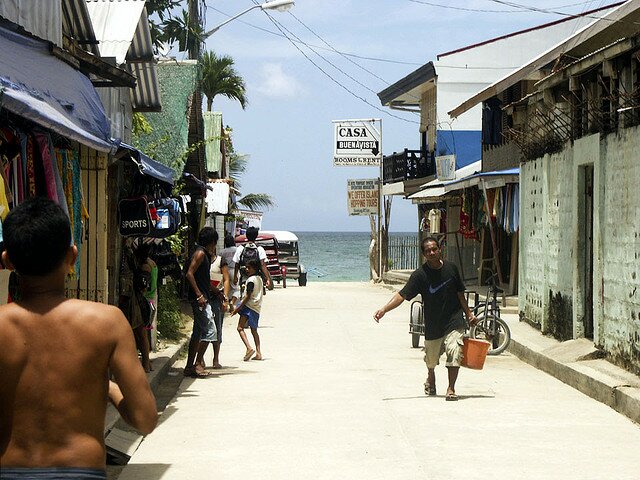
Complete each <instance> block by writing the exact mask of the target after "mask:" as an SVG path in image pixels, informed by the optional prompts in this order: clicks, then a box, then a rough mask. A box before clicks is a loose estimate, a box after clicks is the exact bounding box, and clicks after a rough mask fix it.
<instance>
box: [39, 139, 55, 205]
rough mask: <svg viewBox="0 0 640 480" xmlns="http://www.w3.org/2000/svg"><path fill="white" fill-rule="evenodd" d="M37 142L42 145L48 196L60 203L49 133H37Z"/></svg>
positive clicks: (41, 154) (41, 152)
mask: <svg viewBox="0 0 640 480" xmlns="http://www.w3.org/2000/svg"><path fill="white" fill-rule="evenodd" d="M36 142H37V143H38V146H39V147H40V158H41V159H42V166H43V168H44V180H45V186H46V189H47V197H49V199H51V200H53V201H54V202H56V203H58V191H57V188H56V175H55V173H54V170H53V161H52V159H51V155H52V152H51V150H50V143H49V135H46V134H44V133H36Z"/></svg>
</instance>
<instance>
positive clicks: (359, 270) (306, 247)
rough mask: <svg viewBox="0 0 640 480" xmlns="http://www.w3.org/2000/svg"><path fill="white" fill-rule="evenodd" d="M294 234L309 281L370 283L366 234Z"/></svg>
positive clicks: (369, 238) (368, 239) (367, 233)
mask: <svg viewBox="0 0 640 480" xmlns="http://www.w3.org/2000/svg"><path fill="white" fill-rule="evenodd" d="M294 233H295V234H296V235H297V236H298V239H299V241H298V246H299V250H300V263H302V264H303V265H304V266H305V268H306V269H307V272H308V273H307V279H308V281H309V282H368V281H369V243H370V242H371V234H370V233H369V232H294ZM390 235H391V236H394V235H407V234H401V233H391V234H390Z"/></svg>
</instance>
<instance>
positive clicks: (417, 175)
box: [378, 7, 610, 291]
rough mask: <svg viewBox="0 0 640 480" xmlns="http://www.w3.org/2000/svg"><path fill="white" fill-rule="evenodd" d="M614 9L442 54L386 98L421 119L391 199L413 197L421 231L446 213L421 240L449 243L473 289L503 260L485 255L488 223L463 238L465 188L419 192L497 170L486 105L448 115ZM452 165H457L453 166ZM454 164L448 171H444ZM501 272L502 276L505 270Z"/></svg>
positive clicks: (507, 266)
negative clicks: (488, 153)
mask: <svg viewBox="0 0 640 480" xmlns="http://www.w3.org/2000/svg"><path fill="white" fill-rule="evenodd" d="M608 9H610V7H605V8H601V9H597V10H593V11H589V12H585V13H584V14H583V15H579V16H575V17H568V18H563V19H561V20H558V21H555V22H552V23H547V24H543V25H539V26H536V27H533V28H529V29H526V30H522V31H517V32H514V33H511V34H508V35H504V36H501V37H497V38H492V39H489V40H486V41H484V42H481V43H477V44H474V45H468V46H465V47H462V48H459V49H456V50H453V51H450V52H446V53H442V54H440V55H438V57H437V59H436V60H435V61H432V62H429V63H427V64H425V65H423V66H422V67H420V68H418V69H417V70H415V71H414V72H412V73H410V74H409V75H407V76H406V77H404V78H402V79H401V80H399V81H397V82H396V83H394V84H393V85H391V86H389V87H388V88H386V89H385V90H383V91H382V92H380V93H379V94H378V97H379V98H380V101H381V103H382V104H383V105H385V106H388V107H390V108H392V109H400V110H409V111H415V112H419V114H420V126H419V138H420V143H419V145H420V146H419V148H418V149H410V148H405V149H402V150H400V151H399V153H394V154H392V155H388V156H385V157H384V169H383V170H384V175H383V194H384V195H402V196H404V197H411V200H412V201H413V202H414V203H416V204H417V213H418V215H417V218H418V225H420V222H421V220H422V219H423V218H424V217H425V215H428V213H429V212H432V211H433V210H439V211H440V212H441V218H443V219H444V218H445V217H446V220H442V225H441V227H440V228H438V229H436V230H434V229H433V228H431V229H430V230H427V231H425V230H424V229H419V231H420V234H421V235H422V234H424V233H437V234H438V235H442V236H443V239H445V240H446V241H445V244H444V249H445V254H446V255H447V257H448V258H449V259H450V260H452V261H454V262H455V263H457V264H458V267H459V268H460V269H461V270H462V271H463V272H464V276H465V277H466V280H467V281H475V280H477V279H478V278H479V277H482V270H483V269H484V268H485V267H488V268H492V267H491V264H490V263H491V262H489V263H487V262H485V261H483V260H487V259H490V258H495V257H497V254H496V253H495V252H492V249H491V248H485V247H489V244H490V243H489V241H488V235H487V242H484V241H483V238H484V233H482V231H483V229H482V227H481V224H480V223H481V219H477V218H475V217H474V218H473V220H474V222H475V223H477V224H476V225H475V226H473V228H469V229H464V228H462V230H464V232H462V233H464V234H462V233H461V223H460V222H461V210H463V196H464V186H463V185H462V184H461V185H459V186H458V188H454V187H453V186H450V187H449V188H447V192H446V194H443V195H421V194H419V193H418V194H416V192H419V191H420V190H422V189H423V188H424V187H425V185H426V183H428V182H430V181H432V180H433V179H434V178H436V177H438V175H437V173H438V169H439V167H443V168H440V172H441V174H440V178H439V180H453V179H455V178H456V176H455V175H453V176H451V175H447V176H443V175H442V172H443V171H445V170H449V171H452V170H456V169H458V170H459V169H461V168H463V167H467V166H469V165H472V164H474V163H475V162H478V161H480V160H481V159H482V160H483V164H482V166H481V167H480V168H478V171H480V170H481V171H493V170H496V168H494V167H496V165H491V166H488V165H486V166H485V165H484V159H483V156H482V145H483V139H482V125H483V110H482V108H483V107H482V105H480V104H476V105H474V106H471V107H470V108H469V109H467V110H465V112H464V113H462V114H460V115H457V116H456V117H449V115H448V112H449V111H450V110H452V109H453V108H454V107H455V106H456V105H458V104H460V103H461V102H463V101H464V100H466V99H467V98H469V97H470V96H472V95H473V94H475V93H476V92H478V91H480V90H482V89H483V88H485V87H487V86H489V85H490V84H492V83H493V82H494V81H496V80H498V79H499V78H501V77H502V76H504V75H505V73H507V72H510V71H512V70H513V69H514V68H517V67H518V66H519V65H522V64H523V63H524V62H527V61H529V60H530V59H531V58H532V57H533V56H535V55H536V54H538V53H540V52H543V51H545V50H547V49H548V48H549V47H551V46H553V45H555V44H556V43H558V42H560V41H562V40H563V39H565V38H566V37H567V36H569V35H570V34H571V33H572V32H574V31H576V30H579V29H580V28H582V27H583V26H585V25H587V24H588V23H590V22H591V21H592V19H590V18H588V16H589V15H594V14H597V15H599V14H602V13H603V12H606V11H607V10H608ZM447 156H448V159H447ZM452 158H454V159H455V163H451V159H452ZM518 161H519V158H518V157H512V158H510V161H508V162H503V165H501V168H500V169H506V168H511V167H514V166H517V165H518ZM447 163H449V166H448V168H444V167H445V165H446V164H447ZM470 173H475V171H473V172H470ZM458 176H459V175H458ZM431 186H432V187H433V185H431ZM413 194H416V195H413ZM468 194H469V197H470V196H473V199H474V200H473V201H480V199H479V197H480V195H478V194H477V188H475V190H474V189H472V190H470V191H469V192H468ZM472 210H474V211H475V210H478V209H472ZM476 220H477V222H476ZM513 233H514V232H508V234H507V235H506V236H505V238H504V239H503V243H504V247H503V248H502V251H503V253H504V255H505V256H506V257H507V258H505V261H504V270H505V275H504V279H503V283H506V284H508V288H509V289H510V290H512V291H514V290H515V289H516V288H517V286H516V282H515V280H514V278H509V275H508V274H509V273H511V272H513V276H512V277H515V275H516V272H517V270H516V269H515V267H516V265H512V263H517V261H516V260H514V261H513V262H512V260H511V257H512V256H514V258H516V259H517V250H514V249H513V248H512V245H517V238H515V237H513ZM494 243H495V242H494ZM497 269H498V270H500V267H497ZM501 278H502V275H501ZM481 279H482V278H480V280H481Z"/></svg>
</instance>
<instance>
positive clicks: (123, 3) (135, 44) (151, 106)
mask: <svg viewBox="0 0 640 480" xmlns="http://www.w3.org/2000/svg"><path fill="white" fill-rule="evenodd" d="M86 2H87V8H88V11H89V15H90V17H91V21H92V23H93V26H94V29H95V32H96V36H97V37H98V39H99V40H100V54H101V56H103V57H115V59H116V63H117V64H118V65H122V64H124V63H126V65H127V70H128V71H129V72H130V73H131V74H132V75H134V76H135V77H136V78H137V80H138V82H137V85H136V88H135V89H133V91H132V92H131V103H132V106H133V110H134V111H136V112H157V111H160V109H161V104H160V94H159V88H158V79H157V73H156V61H155V59H154V56H153V44H152V41H151V31H150V29H149V18H148V17H147V10H146V8H144V4H145V2H144V0H120V1H112V0H86Z"/></svg>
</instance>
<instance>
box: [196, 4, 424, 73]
mask: <svg viewBox="0 0 640 480" xmlns="http://www.w3.org/2000/svg"><path fill="white" fill-rule="evenodd" d="M207 7H208V8H210V9H211V10H214V11H215V12H218V13H220V14H221V15H224V16H226V17H229V18H231V17H232V15H229V14H228V13H226V12H223V11H222V10H220V9H218V8H216V7H214V6H212V5H207ZM236 22H238V23H242V24H244V25H247V26H249V27H251V28H255V29H256V30H260V31H262V32H265V33H268V34H269V35H274V36H276V37H280V38H287V37H286V36H285V35H283V34H281V33H278V32H274V31H273V30H269V29H268V28H264V27H260V26H258V25H254V24H252V23H250V22H246V21H244V20H240V19H238V20H236ZM289 40H290V39H289ZM294 41H295V40H294ZM313 46H314V47H315V48H318V49H321V50H332V49H330V48H327V47H322V46H320V45H313ZM332 51H333V50H332ZM336 53H339V54H340V55H344V56H347V57H353V58H359V59H361V60H370V61H372V62H384V63H394V64H397V65H416V66H418V65H422V64H421V63H417V62H405V61H402V60H392V59H389V58H378V57H367V56H364V55H357V54H355V53H348V52H341V51H338V50H336Z"/></svg>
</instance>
